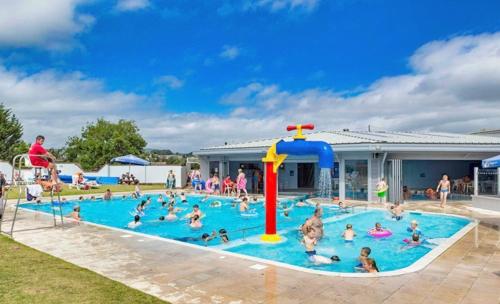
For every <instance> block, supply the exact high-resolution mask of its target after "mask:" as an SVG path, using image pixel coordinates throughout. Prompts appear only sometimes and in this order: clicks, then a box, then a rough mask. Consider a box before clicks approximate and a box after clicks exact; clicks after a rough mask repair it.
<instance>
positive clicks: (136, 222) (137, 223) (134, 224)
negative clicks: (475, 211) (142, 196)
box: [127, 215, 142, 229]
mask: <svg viewBox="0 0 500 304" xmlns="http://www.w3.org/2000/svg"><path fill="white" fill-rule="evenodd" d="M140 220H141V217H140V216H139V215H135V216H134V220H133V221H132V222H130V223H128V225H127V227H128V228H130V229H135V228H137V227H139V226H140V225H141V224H142V223H141V222H140Z"/></svg>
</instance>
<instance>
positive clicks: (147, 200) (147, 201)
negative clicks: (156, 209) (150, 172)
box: [146, 196, 151, 206]
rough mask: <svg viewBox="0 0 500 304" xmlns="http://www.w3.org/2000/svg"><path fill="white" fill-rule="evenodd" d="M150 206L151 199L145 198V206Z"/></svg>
mask: <svg viewBox="0 0 500 304" xmlns="http://www.w3.org/2000/svg"><path fill="white" fill-rule="evenodd" d="M150 204H151V197H149V196H148V197H147V198H146V206H149V205H150Z"/></svg>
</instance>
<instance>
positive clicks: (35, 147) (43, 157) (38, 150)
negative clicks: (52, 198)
mask: <svg viewBox="0 0 500 304" xmlns="http://www.w3.org/2000/svg"><path fill="white" fill-rule="evenodd" d="M44 141H45V137H44V136H43V135H38V136H37V137H36V140H35V142H34V143H33V144H32V145H31V148H30V150H29V152H28V154H29V158H30V161H31V164H32V165H33V166H38V167H44V168H47V169H49V170H50V172H51V179H52V185H57V183H58V176H57V168H56V164H55V161H56V157H55V156H54V155H52V154H51V153H50V152H48V151H47V150H45V148H44V147H43V143H44Z"/></svg>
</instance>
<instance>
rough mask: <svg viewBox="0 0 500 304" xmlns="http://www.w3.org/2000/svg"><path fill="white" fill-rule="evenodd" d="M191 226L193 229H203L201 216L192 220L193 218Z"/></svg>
mask: <svg viewBox="0 0 500 304" xmlns="http://www.w3.org/2000/svg"><path fill="white" fill-rule="evenodd" d="M189 226H190V227H191V228H196V229H198V228H201V227H202V226H203V224H202V223H201V220H200V216H199V215H194V216H193V217H192V218H191V222H190V223H189Z"/></svg>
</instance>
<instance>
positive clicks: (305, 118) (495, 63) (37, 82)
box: [0, 33, 500, 151]
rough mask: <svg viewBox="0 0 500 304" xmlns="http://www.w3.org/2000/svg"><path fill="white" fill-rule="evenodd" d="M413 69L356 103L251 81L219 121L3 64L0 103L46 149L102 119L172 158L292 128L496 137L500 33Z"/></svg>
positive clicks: (414, 61)
mask: <svg viewBox="0 0 500 304" xmlns="http://www.w3.org/2000/svg"><path fill="white" fill-rule="evenodd" d="M410 67H411V68H412V71H411V72H410V73H408V74H405V75H399V76H396V77H387V78H382V79H379V80H378V81H376V82H374V83H372V84H371V85H370V86H369V87H368V88H366V89H365V90H364V91H363V92H362V93H360V94H358V95H356V96H353V97H346V96H342V95H340V94H339V92H335V91H333V90H328V89H317V88H312V89H307V90H304V91H300V92H294V91H289V90H283V89H280V88H279V86H278V85H275V84H265V83H259V82H254V83H250V84H248V85H246V86H243V87H241V88H239V89H236V90H235V91H234V92H232V93H228V94H226V95H224V96H223V97H222V98H221V102H223V103H225V104H227V105H229V106H232V107H233V108H232V113H231V114H229V115H216V114H204V113H196V112H193V113H174V112H170V111H168V110H165V109H164V107H162V106H161V105H160V104H159V102H160V101H157V100H154V99H153V98H152V97H150V96H140V95H137V94H132V93H127V92H122V91H109V90H107V89H106V87H105V84H104V83H103V82H102V81H100V80H97V79H91V78H89V77H87V76H85V75H83V74H81V73H71V74H61V73H58V72H56V71H50V70H49V71H43V72H40V73H36V74H24V73H22V72H19V71H15V70H7V69H5V68H4V67H2V66H1V65H0V102H4V104H5V105H6V106H7V107H9V108H12V109H13V110H14V112H15V113H16V115H18V117H19V118H20V120H21V122H22V123H23V125H24V128H25V134H26V135H25V139H26V140H29V141H31V140H32V139H33V137H34V136H35V135H37V134H38V133H43V134H45V135H46V136H47V144H48V145H49V146H62V145H63V144H64V142H65V140H66V138H67V137H68V136H72V135H77V134H79V133H80V130H81V127H82V126H83V125H84V124H85V123H86V122H88V121H95V120H96V118H98V117H104V118H106V119H110V120H117V119H119V118H125V119H134V120H136V121H137V123H138V125H139V127H140V129H141V133H142V134H143V136H144V137H145V138H146V140H147V141H148V143H149V146H150V147H163V148H171V149H174V150H177V151H191V150H195V149H198V148H200V147H205V146H210V145H219V144H223V143H224V142H225V141H227V142H236V141H237V142H240V141H246V140H249V139H256V138H266V137H267V138H268V137H274V136H277V135H281V134H284V133H285V132H284V126H285V125H287V124H289V123H306V122H312V123H314V124H316V125H317V128H318V129H320V130H333V129H335V130H338V129H342V128H350V129H362V130H366V128H367V125H368V124H371V125H372V126H375V127H376V128H377V129H385V130H425V131H451V132H469V131H473V130H478V129H481V128H500V119H499V117H500V89H499V88H500V33H497V34H488V35H478V36H465V37H457V38H453V39H451V40H446V41H437V42H431V43H429V44H427V45H425V46H423V47H421V48H419V49H418V50H417V51H416V52H415V54H414V55H413V56H412V57H411V58H410ZM167 102H168V101H167ZM205 102H211V101H210V100H207V101H205Z"/></svg>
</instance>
